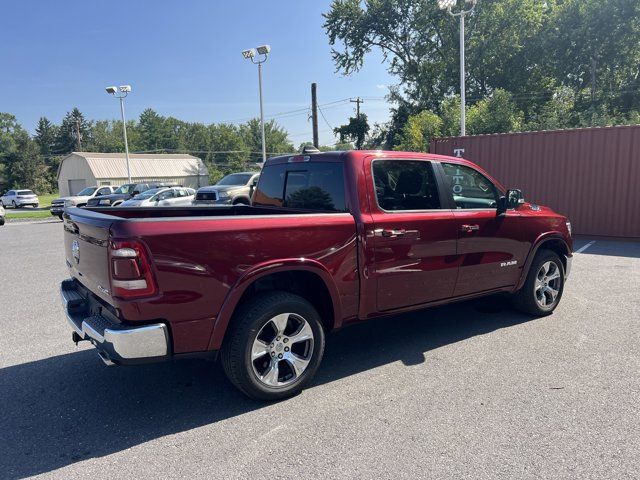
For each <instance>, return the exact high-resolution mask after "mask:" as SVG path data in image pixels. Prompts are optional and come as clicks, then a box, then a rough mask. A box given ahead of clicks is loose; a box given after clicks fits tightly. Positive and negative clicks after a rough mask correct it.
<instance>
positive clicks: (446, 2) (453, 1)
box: [438, 0, 477, 137]
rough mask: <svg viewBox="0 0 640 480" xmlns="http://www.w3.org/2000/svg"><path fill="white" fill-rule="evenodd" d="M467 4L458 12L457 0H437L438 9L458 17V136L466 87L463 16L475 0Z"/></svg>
mask: <svg viewBox="0 0 640 480" xmlns="http://www.w3.org/2000/svg"><path fill="white" fill-rule="evenodd" d="M464 3H465V4H466V5H467V7H466V10H465V8H462V9H461V10H460V11H459V12H454V11H453V8H454V7H455V6H457V5H458V0H438V6H439V7H440V10H446V11H447V12H449V15H451V16H452V17H458V18H460V136H463V137H464V136H465V135H466V117H467V114H466V110H465V109H466V87H465V81H464V77H465V71H464V17H465V16H467V15H468V14H470V13H471V12H473V9H474V7H475V6H476V3H477V0H464Z"/></svg>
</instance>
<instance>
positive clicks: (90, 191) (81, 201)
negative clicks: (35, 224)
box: [51, 185, 116, 220]
mask: <svg viewBox="0 0 640 480" xmlns="http://www.w3.org/2000/svg"><path fill="white" fill-rule="evenodd" d="M115 189H116V187H112V186H111V185H103V186H93V187H87V188H85V189H83V190H81V191H80V192H78V194H77V195H71V196H69V197H61V198H56V199H55V200H53V201H52V202H51V215H53V216H54V217H59V218H60V220H62V213H63V212H64V209H65V207H66V208H71V207H84V206H85V205H86V204H87V202H88V201H89V199H91V198H94V197H100V196H102V195H111V194H112V193H113V192H114V191H115Z"/></svg>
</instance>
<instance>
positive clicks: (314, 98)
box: [311, 83, 320, 148]
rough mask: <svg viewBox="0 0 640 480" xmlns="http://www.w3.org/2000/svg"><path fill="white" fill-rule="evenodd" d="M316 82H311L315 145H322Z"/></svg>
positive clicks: (317, 146)
mask: <svg viewBox="0 0 640 480" xmlns="http://www.w3.org/2000/svg"><path fill="white" fill-rule="evenodd" d="M316 87H317V85H316V84H315V83H312V84H311V123H312V124H313V146H314V147H316V148H319V147H320V141H319V140H318V97H317V94H316Z"/></svg>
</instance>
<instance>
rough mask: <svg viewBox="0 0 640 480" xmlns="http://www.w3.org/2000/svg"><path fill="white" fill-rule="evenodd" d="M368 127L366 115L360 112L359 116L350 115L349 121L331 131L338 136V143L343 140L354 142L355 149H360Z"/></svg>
mask: <svg viewBox="0 0 640 480" xmlns="http://www.w3.org/2000/svg"><path fill="white" fill-rule="evenodd" d="M369 129H370V127H369V122H368V121H367V115H366V114H364V113H361V114H360V115H359V116H358V115H357V116H355V117H350V118H349V123H347V124H346V125H341V126H339V127H338V128H334V129H333V131H334V133H335V134H336V135H338V136H339V137H340V143H344V142H345V141H347V142H354V143H355V146H356V150H360V149H362V146H363V145H364V141H365V138H366V137H367V134H368V133H369Z"/></svg>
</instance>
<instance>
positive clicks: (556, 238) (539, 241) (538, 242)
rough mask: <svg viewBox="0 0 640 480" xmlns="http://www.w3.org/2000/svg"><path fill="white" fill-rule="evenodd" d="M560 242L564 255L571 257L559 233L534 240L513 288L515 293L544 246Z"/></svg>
mask: <svg viewBox="0 0 640 480" xmlns="http://www.w3.org/2000/svg"><path fill="white" fill-rule="evenodd" d="M557 241H560V242H561V243H562V245H563V246H564V250H565V255H566V256H568V257H570V256H571V249H570V248H569V245H568V244H567V242H566V240H565V239H564V237H563V235H562V234H561V233H560V232H546V233H543V234H542V235H540V236H539V237H538V238H536V241H535V242H534V243H533V246H532V247H531V249H530V250H529V254H528V255H527V259H526V260H525V263H524V267H523V268H522V273H521V275H520V280H519V281H518V284H517V286H516V288H515V291H518V290H520V289H521V288H522V287H523V286H524V282H525V281H526V280H527V275H529V269H530V268H531V264H532V263H533V259H534V258H535V256H536V253H538V250H540V248H541V247H543V246H544V245H545V244H549V243H551V242H557Z"/></svg>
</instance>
